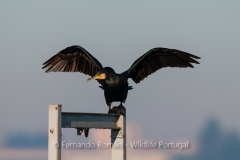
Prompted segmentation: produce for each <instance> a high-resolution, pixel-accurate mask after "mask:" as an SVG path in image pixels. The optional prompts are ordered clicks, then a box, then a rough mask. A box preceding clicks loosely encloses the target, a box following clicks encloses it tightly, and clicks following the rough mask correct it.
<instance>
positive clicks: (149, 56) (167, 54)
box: [122, 48, 200, 83]
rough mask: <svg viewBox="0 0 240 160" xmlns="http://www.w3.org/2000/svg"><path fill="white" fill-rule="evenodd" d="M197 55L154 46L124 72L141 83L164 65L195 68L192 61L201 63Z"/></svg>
mask: <svg viewBox="0 0 240 160" xmlns="http://www.w3.org/2000/svg"><path fill="white" fill-rule="evenodd" d="M195 59H200V57H197V56H195V55H192V54H189V53H187V52H183V51H180V50H176V49H168V48H153V49H151V50H149V51H148V52H147V53H145V54H144V55H142V56H141V57H139V58H138V59H137V60H136V61H135V62H134V63H133V64H132V66H131V67H130V68H129V69H128V70H127V71H125V72H123V73H122V74H125V75H126V76H127V77H128V78H132V79H133V81H134V82H135V83H139V82H140V81H141V80H143V79H144V78H146V77H147V76H148V75H150V74H152V73H153V72H155V71H157V70H158V69H161V68H164V67H180V68H186V67H191V68H194V67H193V65H192V64H191V63H196V64H199V62H198V61H196V60H195Z"/></svg>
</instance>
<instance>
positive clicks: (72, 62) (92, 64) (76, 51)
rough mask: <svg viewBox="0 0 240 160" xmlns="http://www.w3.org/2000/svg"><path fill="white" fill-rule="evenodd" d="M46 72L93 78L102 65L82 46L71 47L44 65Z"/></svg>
mask: <svg viewBox="0 0 240 160" xmlns="http://www.w3.org/2000/svg"><path fill="white" fill-rule="evenodd" d="M43 65H44V66H43V68H42V69H47V70H46V71H45V72H81V73H84V74H87V75H90V76H93V75H94V74H96V73H97V71H99V70H100V69H102V68H103V67H102V64H101V63H100V62H99V61H98V60H97V59H96V58H95V57H93V56H92V55H91V54H90V53H89V52H88V51H86V50H85V49H84V48H82V47H81V46H76V45H75V46H70V47H67V48H65V49H63V50H62V51H60V52H59V53H57V54H56V55H54V56H53V57H51V58H50V59H49V60H47V61H46V62H45V63H43Z"/></svg>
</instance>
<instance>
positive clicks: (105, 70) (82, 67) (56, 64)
mask: <svg viewBox="0 0 240 160" xmlns="http://www.w3.org/2000/svg"><path fill="white" fill-rule="evenodd" d="M195 59H200V57H197V56H195V55H192V54H189V53H187V52H183V51H180V50H176V49H168V48H153V49H151V50H149V51H148V52H146V53H145V54H144V55H142V56H141V57H139V58H138V59H137V60H136V61H135V62H134V63H133V64H132V66H131V67H130V68H129V69H128V70H126V71H125V72H123V73H121V74H117V73H115V71H114V70H113V69H112V68H111V67H102V64H101V63H100V62H99V61H98V60H97V59H96V58H95V57H93V56H92V55H91V54H90V53H89V52H88V51H86V50H85V49H84V48H82V47H81V46H77V45H75V46H70V47H67V48H65V49H63V50H62V51H60V52H59V53H57V54H56V55H54V56H53V57H52V58H50V59H49V60H47V61H46V62H45V63H43V65H44V66H43V69H45V68H47V70H46V72H81V73H84V74H87V75H89V76H91V78H88V80H87V81H89V80H92V79H95V80H97V81H98V82H99V83H100V84H101V85H102V86H100V88H102V89H103V90H104V96H105V99H106V103H107V105H108V106H109V112H112V111H113V110H112V109H111V103H112V102H114V101H117V102H121V104H120V105H119V108H121V109H116V108H115V109H116V110H114V111H113V112H117V113H122V114H124V113H123V110H122V102H125V100H126V98H127V94H128V90H130V89H132V87H131V86H129V85H128V78H132V80H133V81H134V82H135V83H139V82H140V81H142V80H143V79H144V78H146V77H147V76H148V75H150V74H152V73H153V72H155V71H157V70H158V69H161V68H164V67H180V68H186V67H191V68H194V67H193V65H192V64H191V63H196V64H199V62H198V61H196V60H195Z"/></svg>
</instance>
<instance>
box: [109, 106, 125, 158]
mask: <svg viewBox="0 0 240 160" xmlns="http://www.w3.org/2000/svg"><path fill="white" fill-rule="evenodd" d="M120 118H121V123H122V127H121V129H111V144H112V160H126V159H127V150H126V109H125V111H124V115H123V116H121V117H120Z"/></svg>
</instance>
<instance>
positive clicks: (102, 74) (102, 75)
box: [87, 67, 115, 81]
mask: <svg viewBox="0 0 240 160" xmlns="http://www.w3.org/2000/svg"><path fill="white" fill-rule="evenodd" d="M111 74H115V71H114V70H113V69H112V68H111V67H104V68H103V69H101V70H100V71H98V72H97V73H96V74H95V75H94V76H93V77H91V78H88V79H87V81H90V80H93V79H95V80H105V79H106V78H107V77H108V76H109V75H111Z"/></svg>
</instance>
